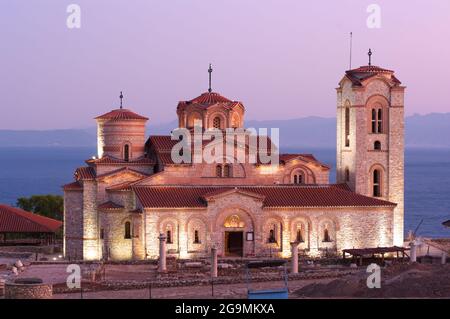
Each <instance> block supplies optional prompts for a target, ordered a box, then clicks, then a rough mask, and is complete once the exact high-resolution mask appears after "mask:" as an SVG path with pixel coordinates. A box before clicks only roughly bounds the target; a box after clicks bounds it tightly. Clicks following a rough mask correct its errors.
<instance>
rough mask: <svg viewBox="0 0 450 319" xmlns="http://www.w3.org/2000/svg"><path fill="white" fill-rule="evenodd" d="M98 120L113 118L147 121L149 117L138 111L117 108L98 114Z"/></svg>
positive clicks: (114, 119) (113, 119)
mask: <svg viewBox="0 0 450 319" xmlns="http://www.w3.org/2000/svg"><path fill="white" fill-rule="evenodd" d="M95 119H96V120H111V121H121V120H143V121H147V120H148V118H147V117H145V116H142V115H139V114H137V113H134V112H132V111H130V110H127V109H116V110H112V111H111V112H108V113H105V114H103V115H100V116H97V117H96V118H95Z"/></svg>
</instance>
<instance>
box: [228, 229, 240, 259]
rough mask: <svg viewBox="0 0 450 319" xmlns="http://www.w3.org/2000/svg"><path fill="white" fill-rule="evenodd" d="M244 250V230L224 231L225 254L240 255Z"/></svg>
mask: <svg viewBox="0 0 450 319" xmlns="http://www.w3.org/2000/svg"><path fill="white" fill-rule="evenodd" d="M243 252H244V232H241V231H227V232H225V254H226V255H227V256H239V257H242V255H243Z"/></svg>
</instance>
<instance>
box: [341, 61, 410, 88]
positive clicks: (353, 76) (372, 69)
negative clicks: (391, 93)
mask: <svg viewBox="0 0 450 319" xmlns="http://www.w3.org/2000/svg"><path fill="white" fill-rule="evenodd" d="M345 74H346V76H347V78H349V79H350V80H351V81H352V83H353V84H354V85H358V86H359V85H362V83H361V82H362V81H364V80H367V79H369V78H371V77H373V76H376V75H377V74H388V75H390V77H391V80H392V81H393V82H394V83H396V84H401V82H400V81H399V80H398V79H397V78H396V77H395V76H394V71H392V70H387V69H383V68H380V67H378V66H374V65H365V66H361V67H359V68H356V69H353V70H348V71H345Z"/></svg>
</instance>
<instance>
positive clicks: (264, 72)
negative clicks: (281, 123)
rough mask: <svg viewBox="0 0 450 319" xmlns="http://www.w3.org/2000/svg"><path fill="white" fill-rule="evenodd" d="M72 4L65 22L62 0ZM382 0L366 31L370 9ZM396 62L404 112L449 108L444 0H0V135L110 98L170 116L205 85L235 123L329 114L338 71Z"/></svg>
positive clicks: (76, 122) (67, 120)
mask: <svg viewBox="0 0 450 319" xmlns="http://www.w3.org/2000/svg"><path fill="white" fill-rule="evenodd" d="M71 3H75V4H78V5H80V7H81V28H80V29H69V28H68V27H67V25H66V19H67V16H68V15H69V14H68V13H66V9H67V6H68V5H69V4H71ZM372 3H375V4H378V5H379V6H380V8H381V28H368V26H367V23H366V20H367V18H368V17H369V15H370V13H367V12H366V10H367V7H368V6H369V5H370V4H372ZM350 31H352V32H353V35H354V36H353V66H355V67H357V66H360V65H363V64H367V54H366V53H367V51H368V48H369V47H370V48H372V50H373V52H374V54H373V57H372V58H373V64H375V65H379V66H382V67H386V68H390V69H394V70H395V71H396V75H397V76H398V78H399V79H400V80H401V81H402V82H403V83H404V84H405V85H406V86H407V87H408V88H407V98H406V113H407V114H413V113H430V112H450V103H449V97H450V83H449V82H450V81H449V77H448V76H449V74H450V63H449V59H450V40H449V39H450V1H448V0H431V1H430V0H428V1H423V0H395V1H392V0H385V1H384V0H383V1H381V0H370V1H366V0H340V1H337V0H333V1H331V0H327V1H325V0H315V1H299V0H70V1H66V0H39V1H29V0H0V39H1V51H0V52H1V53H0V70H1V71H0V72H1V77H0V96H1V106H0V107H1V112H0V129H50V128H75V127H87V126H92V125H94V121H93V119H92V118H93V117H94V116H96V115H99V114H102V113H104V112H107V111H109V110H111V109H113V108H116V107H117V106H118V103H119V98H118V96H119V92H120V90H123V91H124V95H125V99H124V105H125V107H128V108H131V109H133V110H135V111H136V112H138V113H141V114H143V115H146V116H148V117H150V122H149V124H150V125H151V124H152V123H162V122H168V121H170V120H173V119H175V116H176V115H175V108H176V105H177V102H178V101H179V100H186V99H191V98H194V97H195V96H197V95H199V94H200V93H202V92H204V91H205V90H206V89H207V86H208V82H207V80H208V73H207V69H208V64H209V63H210V62H211V63H213V68H214V72H213V90H214V91H217V92H220V93H221V94H223V95H224V96H226V97H228V98H231V99H235V100H241V101H243V102H244V105H245V106H246V110H247V111H246V118H247V119H254V120H264V119H288V118H298V117H305V116H310V115H317V116H326V117H331V116H334V115H335V98H336V96H335V90H334V89H335V87H336V86H337V83H338V82H339V80H340V79H341V77H342V75H343V74H344V71H345V70H347V69H348V67H349V32H350Z"/></svg>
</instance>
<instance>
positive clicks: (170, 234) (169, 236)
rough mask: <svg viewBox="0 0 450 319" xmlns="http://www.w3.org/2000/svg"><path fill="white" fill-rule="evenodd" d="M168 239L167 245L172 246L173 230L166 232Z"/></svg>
mask: <svg viewBox="0 0 450 319" xmlns="http://www.w3.org/2000/svg"><path fill="white" fill-rule="evenodd" d="M166 237H167V243H168V244H172V243H173V240H172V230H170V229H168V230H167V232H166Z"/></svg>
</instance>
